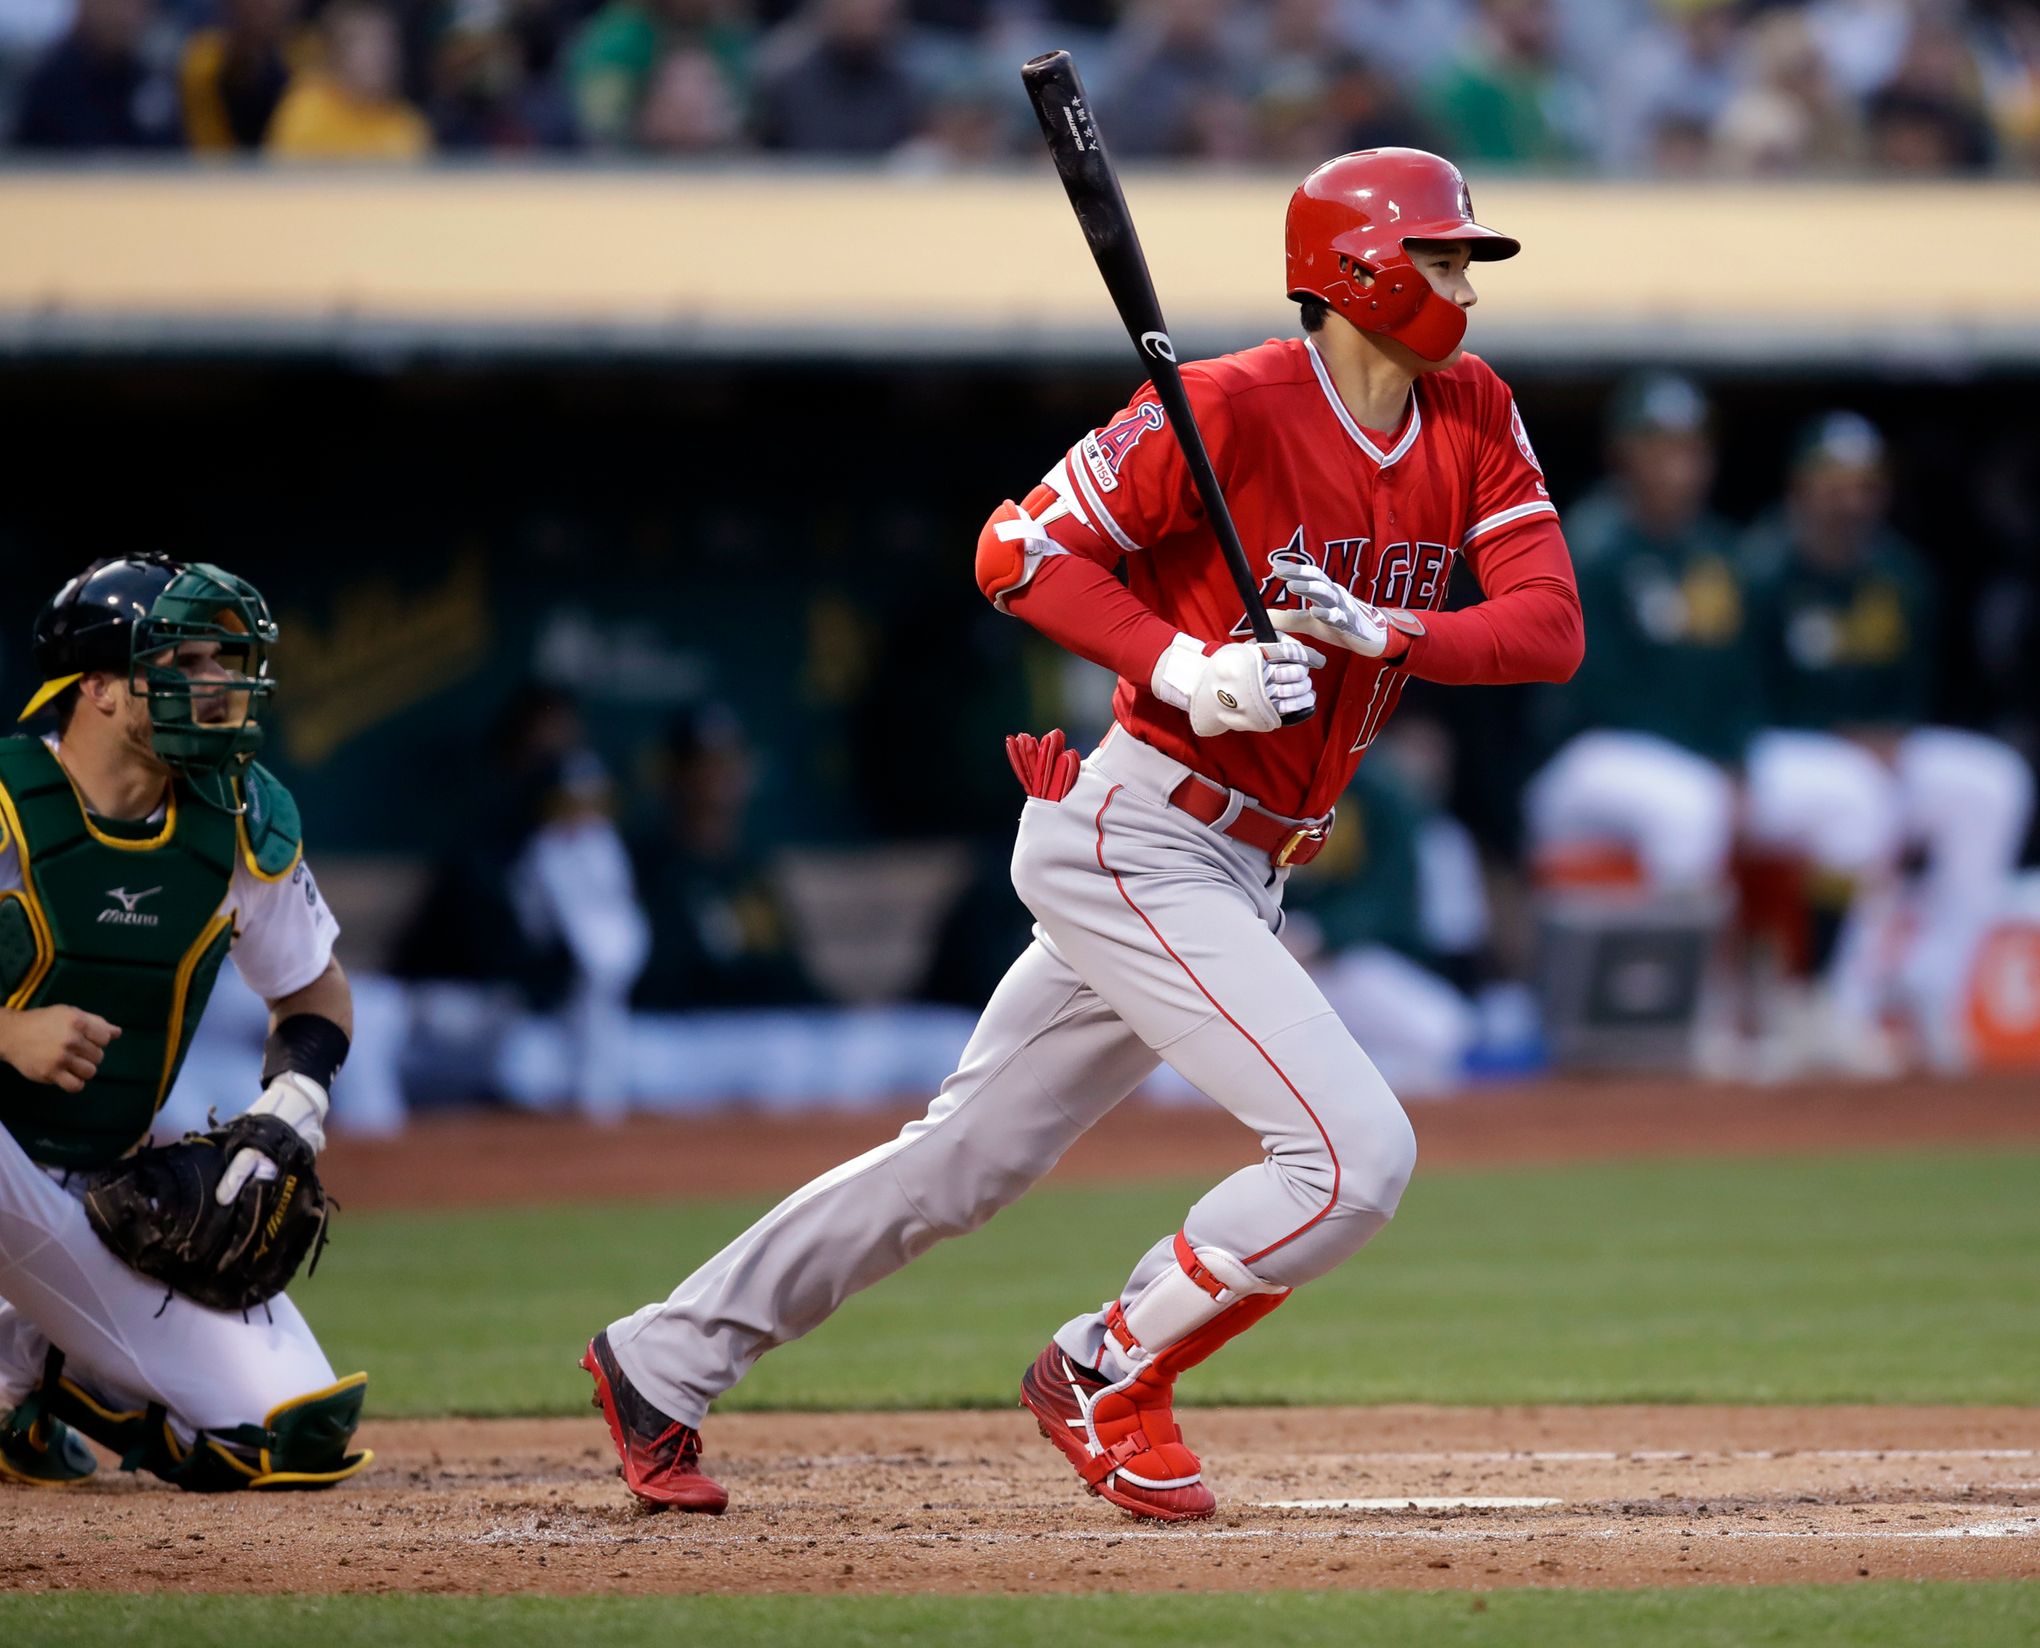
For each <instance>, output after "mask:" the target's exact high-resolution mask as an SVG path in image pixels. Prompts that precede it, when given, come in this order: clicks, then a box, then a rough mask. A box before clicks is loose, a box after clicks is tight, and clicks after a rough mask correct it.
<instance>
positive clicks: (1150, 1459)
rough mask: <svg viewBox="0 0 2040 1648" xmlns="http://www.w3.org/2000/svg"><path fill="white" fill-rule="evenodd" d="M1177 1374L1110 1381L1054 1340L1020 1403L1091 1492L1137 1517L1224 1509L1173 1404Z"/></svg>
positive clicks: (1180, 1516) (1180, 1517) (1181, 1518)
mask: <svg viewBox="0 0 2040 1648" xmlns="http://www.w3.org/2000/svg"><path fill="white" fill-rule="evenodd" d="M1173 1386H1174V1381H1173V1380H1156V1381H1152V1382H1150V1381H1149V1380H1147V1379H1145V1378H1143V1377H1136V1378H1134V1379H1131V1380H1129V1381H1127V1382H1126V1383H1125V1384H1122V1385H1110V1384H1107V1383H1106V1382H1105V1381H1104V1380H1103V1379H1101V1378H1099V1377H1098V1375H1097V1374H1095V1373H1093V1372H1092V1371H1091V1370H1090V1369H1089V1368H1086V1367H1082V1366H1080V1365H1079V1364H1078V1363H1077V1362H1075V1361H1073V1360H1072V1359H1071V1358H1070V1357H1068V1356H1066V1355H1065V1354H1064V1353H1063V1351H1062V1348H1061V1347H1060V1346H1059V1345H1057V1344H1056V1342H1055V1341H1054V1340H1053V1339H1051V1340H1050V1341H1049V1342H1048V1349H1047V1350H1045V1351H1043V1352H1042V1353H1041V1354H1040V1355H1039V1356H1037V1357H1036V1358H1035V1359H1034V1365H1033V1366H1032V1367H1031V1368H1029V1369H1028V1370H1027V1371H1026V1372H1025V1373H1024V1374H1022V1375H1021V1376H1020V1406H1021V1407H1023V1408H1025V1409H1026V1410H1027V1411H1028V1412H1029V1413H1031V1414H1033V1415H1034V1419H1035V1423H1036V1424H1038V1425H1040V1427H1041V1434H1042V1435H1043V1436H1045V1437H1047V1438H1048V1439H1049V1441H1051V1442H1053V1443H1054V1444H1055V1445H1056V1446H1057V1447H1058V1448H1060V1449H1062V1451H1063V1452H1064V1453H1065V1454H1067V1455H1068V1456H1069V1460H1070V1463H1071V1464H1073V1465H1075V1466H1076V1467H1077V1475H1079V1476H1081V1477H1082V1478H1083V1479H1084V1482H1085V1484H1086V1485H1087V1486H1088V1487H1089V1488H1090V1490H1091V1492H1093V1493H1094V1494H1096V1495H1097V1496H1098V1497H1099V1498H1100V1499H1104V1500H1108V1501H1109V1502H1110V1503H1112V1504H1114V1505H1117V1506H1118V1507H1119V1508H1120V1509H1121V1510H1122V1511H1130V1512H1132V1513H1133V1514H1134V1515H1135V1516H1146V1517H1153V1518H1155V1519H1156V1520H1158V1521H1162V1522H1190V1521H1194V1520H1196V1519H1197V1518H1199V1517H1206V1516H1209V1515H1211V1513H1212V1512H1213V1511H1215V1510H1217V1509H1218V1501H1217V1499H1216V1498H1214V1497H1213V1495H1212V1492H1211V1490H1210V1489H1209V1488H1207V1487H1206V1486H1205V1485H1204V1474H1203V1472H1204V1467H1203V1466H1202V1465H1200V1464H1199V1463H1198V1461H1197V1455H1195V1454H1194V1453H1192V1452H1191V1451H1190V1450H1189V1448H1188V1447H1186V1446H1185V1445H1184V1442H1183V1433H1182V1431H1181V1430H1179V1429H1178V1428H1177V1426H1176V1416H1175V1415H1174V1414H1173V1413H1172V1412H1170V1410H1169V1396H1170V1394H1171V1391H1172V1389H1173Z"/></svg>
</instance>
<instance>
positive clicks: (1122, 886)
mask: <svg viewBox="0 0 2040 1648" xmlns="http://www.w3.org/2000/svg"><path fill="white" fill-rule="evenodd" d="M1125 787H1126V786H1125V785H1123V784H1114V785H1113V786H1112V788H1111V789H1110V790H1108V791H1107V792H1106V795H1105V799H1104V801H1103V802H1102V803H1101V804H1100V805H1099V808H1098V817H1097V820H1096V823H1097V829H1098V868H1099V869H1101V870H1103V871H1104V872H1105V873H1106V874H1107V875H1109V876H1110V877H1111V878H1112V885H1113V886H1115V887H1117V888H1118V889H1119V896H1120V897H1121V898H1123V899H1125V900H1126V907H1127V908H1128V909H1129V910H1131V911H1132V912H1133V913H1134V914H1135V915H1137V916H1139V917H1140V920H1141V925H1142V926H1144V927H1145V928H1147V930H1148V931H1149V932H1150V933H1152V934H1154V939H1155V942H1156V943H1157V944H1159V945H1160V946H1161V947H1162V952H1163V954H1165V955H1166V956H1167V957H1168V958H1169V959H1170V960H1171V961H1173V962H1174V963H1175V964H1176V965H1177V966H1178V967H1180V968H1182V969H1183V973H1184V976H1185V977H1187V978H1188V979H1189V980H1190V982H1191V983H1192V984H1194V985H1196V986H1197V993H1198V994H1199V995H1201V996H1202V997H1203V998H1204V999H1205V1000H1206V1001H1208V1002H1210V1003H1211V1006H1212V1010H1213V1011H1214V1012H1216V1013H1217V1014H1218V1016H1219V1017H1220V1018H1222V1019H1224V1020H1225V1022H1226V1023H1227V1024H1229V1025H1231V1026H1232V1027H1233V1028H1234V1029H1235V1030H1237V1031H1239V1033H1240V1034H1241V1035H1242V1036H1245V1037H1246V1040H1247V1045H1248V1046H1249V1047H1251V1048H1253V1050H1254V1051H1255V1052H1256V1053H1258V1054H1260V1055H1261V1058H1262V1060H1263V1062H1264V1063H1266V1064H1267V1066H1268V1068H1269V1069H1270V1070H1272V1071H1274V1072H1275V1076H1276V1079H1277V1080H1278V1081H1280V1082H1281V1083H1282V1085H1283V1086H1284V1087H1286V1088H1288V1089H1289V1092H1290V1094H1291V1096H1292V1097H1294V1098H1295V1100H1296V1102H1297V1103H1298V1104H1300V1105H1302V1106H1303V1113H1304V1114H1305V1115H1306V1116H1308V1117H1309V1118H1310V1124H1311V1126H1313V1127H1315V1128H1316V1129H1317V1131H1318V1137H1319V1138H1320V1139H1322V1140H1324V1144H1325V1154H1326V1155H1327V1156H1329V1157H1330V1158H1331V1162H1332V1193H1331V1195H1330V1196H1329V1197H1327V1198H1326V1200H1325V1205H1324V1206H1323V1207H1321V1208H1319V1209H1318V1210H1317V1212H1315V1213H1313V1214H1312V1215H1311V1216H1310V1217H1309V1218H1308V1219H1306V1220H1305V1221H1304V1222H1303V1223H1302V1224H1300V1225H1298V1226H1297V1227H1296V1228H1295V1229H1294V1230H1292V1231H1291V1232H1290V1233H1289V1234H1288V1235H1287V1236H1284V1237H1282V1238H1281V1240H1279V1241H1274V1242H1270V1243H1269V1244H1268V1245H1267V1246H1266V1247H1264V1248H1262V1249H1261V1250H1260V1251H1259V1252H1256V1253H1249V1254H1247V1255H1246V1256H1245V1257H1244V1258H1243V1259H1242V1260H1241V1263H1243V1264H1249V1265H1251V1264H1252V1263H1254V1261H1255V1260H1257V1259H1265V1258H1266V1257H1267V1256H1268V1255H1269V1254H1271V1253H1273V1252H1274V1251H1275V1250H1276V1249H1277V1248H1278V1247H1281V1246H1283V1245H1284V1244H1286V1243H1289V1242H1293V1241H1295V1240H1296V1238H1297V1237H1299V1236H1301V1235H1302V1234H1303V1233H1304V1232H1305V1231H1306V1230H1309V1229H1310V1228H1311V1227H1312V1226H1313V1225H1315V1224H1317V1223H1318V1221H1319V1220H1321V1219H1323V1218H1324V1217H1325V1215H1326V1214H1328V1213H1330V1212H1331V1211H1332V1209H1333V1208H1335V1207H1337V1206H1338V1205H1339V1153H1338V1152H1337V1151H1336V1150H1334V1149H1333V1148H1332V1137H1331V1135H1330V1134H1329V1133H1327V1132H1326V1131H1325V1124H1324V1123H1323V1122H1321V1121H1319V1120H1318V1114H1317V1112H1316V1111H1315V1110H1313V1109H1311V1107H1310V1100H1308V1099H1306V1098H1305V1097H1304V1096H1303V1094H1302V1092H1301V1091H1299V1090H1298V1088H1297V1085H1296V1083H1295V1082H1293V1081H1291V1080H1290V1079H1289V1077H1288V1076H1287V1075H1286V1074H1284V1072H1283V1069H1282V1066H1281V1065H1279V1064H1277V1063H1276V1062H1275V1061H1274V1059H1272V1058H1270V1057H1269V1056H1268V1049H1267V1048H1265V1047H1263V1046H1262V1045H1261V1044H1260V1043H1259V1042H1258V1041H1256V1040H1255V1039H1254V1037H1253V1035H1252V1034H1251V1033H1250V1032H1249V1031H1248V1029H1247V1028H1246V1026H1245V1025H1243V1024H1241V1023H1240V1021H1239V1020H1238V1019H1236V1018H1234V1017H1233V1016H1232V1014H1230V1013H1228V1012H1227V1011H1226V1010H1225V1007H1224V1006H1223V1004H1222V1003H1221V1002H1220V1001H1219V999H1218V997H1216V996H1214V995H1213V994H1212V993H1211V992H1210V991H1209V990H1207V989H1206V988H1205V987H1204V981H1203V980H1202V979H1201V978H1199V977H1198V976H1197V973H1196V970H1195V969H1194V968H1192V967H1191V965H1190V964H1189V963H1188V962H1187V961H1185V960H1184V959H1183V958H1182V957H1181V956H1179V955H1177V954H1176V952H1175V950H1174V949H1173V948H1172V947H1171V946H1170V944H1169V941H1168V940H1167V939H1165V938H1163V937H1162V934H1161V929H1159V928H1158V927H1156V926H1155V924H1154V923H1153V922H1152V921H1150V920H1148V915H1147V912H1146V911H1145V910H1143V909H1142V908H1141V907H1140V906H1139V905H1138V904H1136V903H1134V901H1133V895H1132V894H1131V893H1129V892H1128V891H1127V890H1126V883H1125V881H1123V880H1122V879H1121V878H1120V874H1119V872H1118V871H1117V870H1115V869H1113V868H1112V866H1111V865H1109V864H1107V863H1106V862H1105V813H1106V809H1107V808H1109V807H1110V806H1111V805H1112V798H1113V797H1114V796H1116V795H1118V794H1119V792H1120V791H1121V790H1123V789H1124V788H1125Z"/></svg>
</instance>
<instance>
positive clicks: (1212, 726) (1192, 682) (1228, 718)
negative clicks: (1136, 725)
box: [1153, 635, 1325, 738]
mask: <svg viewBox="0 0 2040 1648" xmlns="http://www.w3.org/2000/svg"><path fill="white" fill-rule="evenodd" d="M1324 661H1325V655H1324V654H1323V653H1321V652H1319V651H1317V650H1316V649H1315V648H1312V647H1307V646H1305V645H1304V644H1303V643H1302V642H1301V641H1287V640H1284V641H1233V642H1229V643H1228V644H1227V645H1225V646H1222V647H1220V648H1219V649H1218V650H1217V651H1216V652H1214V653H1211V654H1210V655H1209V656H1207V655H1206V654H1205V651H1204V644H1203V643H1202V642H1201V641H1199V640H1197V639H1196V638H1195V637H1194V636H1189V635H1179V636H1177V637H1176V639H1175V640H1174V641H1173V642H1171V643H1170V645H1169V646H1168V648H1167V649H1166V650H1165V651H1164V652H1163V653H1162V656H1161V657H1160V658H1159V659H1157V660H1156V662H1155V673H1154V681H1153V687H1154V692H1155V696H1156V697H1157V698H1159V699H1161V700H1162V702H1163V703H1165V704H1174V705H1175V706H1176V708H1177V709H1179V710H1188V711H1189V712H1190V730H1191V731H1192V732H1194V733H1195V734H1197V736H1198V737H1199V738H1216V737H1217V736H1218V735H1219V734H1220V733H1226V732H1273V731H1275V730H1276V729H1277V728H1278V727H1280V726H1281V725H1282V718H1283V717H1284V716H1285V715H1291V714H1295V713H1297V712H1299V711H1308V710H1310V709H1312V708H1314V707H1315V706H1316V704H1317V687H1316V685H1315V684H1314V683H1313V682H1312V681H1311V678H1310V672H1311V671H1312V670H1314V669H1319V668H1321V667H1323V664H1324Z"/></svg>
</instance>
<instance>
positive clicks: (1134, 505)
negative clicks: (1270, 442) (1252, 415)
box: [1042, 365, 1233, 566]
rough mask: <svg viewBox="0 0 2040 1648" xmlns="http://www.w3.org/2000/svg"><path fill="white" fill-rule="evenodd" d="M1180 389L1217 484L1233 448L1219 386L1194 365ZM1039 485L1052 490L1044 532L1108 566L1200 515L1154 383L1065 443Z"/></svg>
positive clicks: (1191, 526) (1188, 527) (1198, 520)
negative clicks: (1186, 397)
mask: <svg viewBox="0 0 2040 1648" xmlns="http://www.w3.org/2000/svg"><path fill="white" fill-rule="evenodd" d="M1183 386H1184V388H1185V390H1186V391H1187V392H1188V394H1189V397H1190V407H1191V410H1192V412H1193V413H1194V414H1195V415H1196V418H1197V428H1198V431H1199V433H1201V434H1202V435H1203V437H1204V444H1205V448H1206V450H1207V451H1209V452H1210V454H1211V462H1212V467H1213V468H1214V469H1216V470H1217V472H1218V474H1219V477H1220V479H1221V481H1222V480H1223V479H1224V477H1225V474H1226V470H1227V467H1228V461H1229V459H1230V457H1231V453H1232V446H1233V419H1232V410H1231V407H1230V406H1229V405H1228V403H1227V400H1226V396H1225V393H1224V391H1223V390H1221V389H1220V388H1219V387H1218V386H1217V385H1216V384H1215V383H1214V382H1213V381H1212V380H1211V378H1210V376H1209V375H1208V374H1207V373H1205V372H1203V371H1200V370H1199V369H1198V368H1197V367H1196V366H1194V365H1193V366H1188V367H1185V368H1184V370H1183ZM1042 484H1043V485H1044V486H1046V487H1047V488H1048V489H1049V491H1050V492H1051V493H1052V494H1053V495H1054V504H1053V506H1052V509H1051V510H1050V511H1048V512H1045V513H1044V515H1043V517H1042V526H1043V529H1044V530H1045V531H1046V533H1047V535H1048V536H1049V537H1051V538H1053V539H1054V540H1055V541H1056V542H1057V543H1058V544H1060V545H1061V546H1062V547H1063V548H1064V549H1065V550H1068V551H1069V552H1071V553H1073V554H1078V555H1085V556H1088V557H1089V558H1090V559H1092V560H1094V561H1098V562H1101V563H1102V564H1104V565H1108V566H1109V565H1112V564H1115V563H1116V562H1117V561H1118V560H1119V558H1120V557H1121V556H1122V555H1138V554H1141V553H1143V552H1144V551H1147V550H1150V549H1153V548H1155V547H1156V546H1157V545H1159V544H1162V543H1164V542H1166V541H1167V540H1168V539H1170V538H1173V537H1176V536H1179V535H1181V534H1183V533H1185V532H1189V531H1193V530H1195V529H1196V528H1197V527H1199V526H1200V525H1201V524H1202V523H1203V520H1204V505H1203V503H1202V502H1201V501H1200V500H1199V498H1198V496H1197V488H1196V484H1195V483H1194V482H1193V481H1192V480H1191V479H1190V466H1189V465H1188V464H1187V463H1186V462H1184V459H1183V449H1182V446H1181V445H1180V443H1179V442H1178V440H1177V438H1176V431H1175V430H1173V429H1171V428H1170V427H1169V418H1168V414H1167V412H1165V411H1164V410H1163V408H1162V403H1161V400H1160V398H1159V397H1158V396H1157V395H1156V394H1155V389H1154V385H1153V384H1143V385H1142V386H1141V389H1140V393H1138V394H1137V395H1135V396H1134V398H1133V399H1132V400H1131V401H1130V402H1129V403H1128V404H1127V405H1126V407H1125V408H1124V409H1123V410H1121V411H1120V412H1119V413H1118V415H1117V416H1115V417H1113V418H1112V419H1110V420H1109V421H1108V422H1106V423H1104V424H1101V425H1100V426H1099V427H1098V428H1096V429H1093V430H1092V431H1091V432H1090V433H1089V434H1087V435H1085V436H1084V438H1083V439H1082V440H1080V441H1078V442H1077V443H1076V445H1074V446H1073V447H1071V448H1070V449H1069V451H1068V452H1066V453H1065V454H1064V455H1063V457H1062V460H1061V461H1060V462H1059V463H1057V464H1056V466H1055V467H1054V468H1053V469H1051V470H1050V471H1049V472H1048V473H1047V474H1046V475H1045V476H1043V477H1042Z"/></svg>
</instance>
